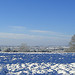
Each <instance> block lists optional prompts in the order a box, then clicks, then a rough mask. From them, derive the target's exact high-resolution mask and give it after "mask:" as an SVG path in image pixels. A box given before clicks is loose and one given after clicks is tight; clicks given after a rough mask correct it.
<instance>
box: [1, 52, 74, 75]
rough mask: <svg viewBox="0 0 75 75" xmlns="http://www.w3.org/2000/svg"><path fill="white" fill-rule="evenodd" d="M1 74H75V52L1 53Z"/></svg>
mask: <svg viewBox="0 0 75 75" xmlns="http://www.w3.org/2000/svg"><path fill="white" fill-rule="evenodd" d="M0 75H75V53H71V54H70V53H69V54H11V53H10V54H8V53H1V54H0Z"/></svg>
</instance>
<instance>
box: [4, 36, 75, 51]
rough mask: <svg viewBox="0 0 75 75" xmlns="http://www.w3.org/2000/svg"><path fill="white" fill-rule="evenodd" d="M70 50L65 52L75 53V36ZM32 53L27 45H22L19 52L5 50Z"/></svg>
mask: <svg viewBox="0 0 75 75" xmlns="http://www.w3.org/2000/svg"><path fill="white" fill-rule="evenodd" d="M69 44H70V48H69V49H66V50H65V52H75V35H73V36H72V39H71V41H70V43H69ZM29 51H30V47H29V46H27V44H25V43H22V44H21V45H20V46H19V48H18V50H11V49H10V48H7V49H6V50H5V52H29Z"/></svg>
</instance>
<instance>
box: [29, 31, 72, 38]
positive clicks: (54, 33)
mask: <svg viewBox="0 0 75 75" xmlns="http://www.w3.org/2000/svg"><path fill="white" fill-rule="evenodd" d="M30 32H33V33H39V34H47V35H54V36H56V37H72V35H64V34H62V33H58V32H53V31H42V30H30Z"/></svg>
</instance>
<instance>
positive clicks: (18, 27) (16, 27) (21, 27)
mask: <svg viewBox="0 0 75 75" xmlns="http://www.w3.org/2000/svg"><path fill="white" fill-rule="evenodd" d="M9 27H10V28H13V29H26V27H23V26H9Z"/></svg>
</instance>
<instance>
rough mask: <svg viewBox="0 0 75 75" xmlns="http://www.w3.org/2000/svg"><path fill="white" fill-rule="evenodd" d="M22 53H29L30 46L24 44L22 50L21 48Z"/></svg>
mask: <svg viewBox="0 0 75 75" xmlns="http://www.w3.org/2000/svg"><path fill="white" fill-rule="evenodd" d="M19 51H20V52H29V46H27V44H25V43H22V44H21V46H20V48H19Z"/></svg>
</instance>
